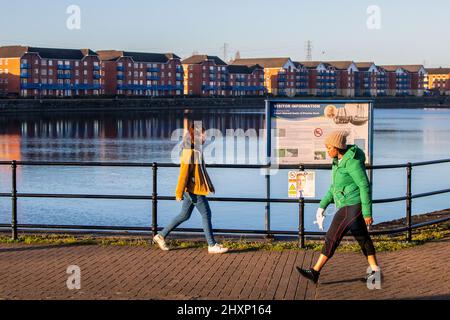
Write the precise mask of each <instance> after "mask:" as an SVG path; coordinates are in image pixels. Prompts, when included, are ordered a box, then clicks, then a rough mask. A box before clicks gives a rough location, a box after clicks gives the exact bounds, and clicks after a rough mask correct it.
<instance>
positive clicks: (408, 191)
mask: <svg viewBox="0 0 450 320" xmlns="http://www.w3.org/2000/svg"><path fill="white" fill-rule="evenodd" d="M411 185H412V164H411V162H408V163H407V165H406V227H407V232H406V241H408V242H411V240H412V190H411Z"/></svg>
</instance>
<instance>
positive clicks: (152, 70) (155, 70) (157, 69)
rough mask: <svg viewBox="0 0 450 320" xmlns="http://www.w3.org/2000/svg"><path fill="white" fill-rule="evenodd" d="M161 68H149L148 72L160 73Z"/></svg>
mask: <svg viewBox="0 0 450 320" xmlns="http://www.w3.org/2000/svg"><path fill="white" fill-rule="evenodd" d="M159 71H160V69H159V68H147V72H159Z"/></svg>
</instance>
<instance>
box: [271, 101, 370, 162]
mask: <svg viewBox="0 0 450 320" xmlns="http://www.w3.org/2000/svg"><path fill="white" fill-rule="evenodd" d="M371 112H372V106H371V102H346V101H339V102H330V101H326V100H325V101H323V102H317V103H316V102H302V101H268V115H269V117H270V123H269V124H268V125H269V126H270V127H271V129H272V133H271V137H270V139H271V141H270V144H269V145H270V146H271V147H270V148H271V150H270V153H271V156H272V158H275V161H276V162H277V163H278V164H286V165H292V164H300V163H301V164H329V163H330V161H331V159H330V158H329V156H328V154H327V150H326V147H325V138H326V137H327V135H328V134H330V133H331V132H333V131H336V130H344V131H347V132H348V137H347V143H348V144H356V145H358V146H359V147H360V148H361V149H362V150H364V152H365V154H366V155H367V163H368V164H369V163H370V157H371V150H370V144H371V124H372V123H371V121H372V119H371Z"/></svg>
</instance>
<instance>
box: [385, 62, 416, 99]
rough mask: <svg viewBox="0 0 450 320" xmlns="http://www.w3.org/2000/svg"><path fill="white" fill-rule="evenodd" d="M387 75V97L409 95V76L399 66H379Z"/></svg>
mask: <svg viewBox="0 0 450 320" xmlns="http://www.w3.org/2000/svg"><path fill="white" fill-rule="evenodd" d="M381 67H382V68H383V69H384V70H386V73H387V82H388V83H387V94H388V95H389V96H407V95H411V75H410V73H409V72H408V71H407V70H405V69H403V68H402V67H399V66H381Z"/></svg>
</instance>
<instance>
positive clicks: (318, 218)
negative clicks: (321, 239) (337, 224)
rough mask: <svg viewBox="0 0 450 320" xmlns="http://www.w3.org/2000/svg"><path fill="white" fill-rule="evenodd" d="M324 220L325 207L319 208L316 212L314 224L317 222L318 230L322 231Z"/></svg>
mask: <svg viewBox="0 0 450 320" xmlns="http://www.w3.org/2000/svg"><path fill="white" fill-rule="evenodd" d="M324 220H325V209H322V208H319V209H317V213H316V221H314V224H317V226H318V227H319V229H320V230H322V231H323V221H324Z"/></svg>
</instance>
